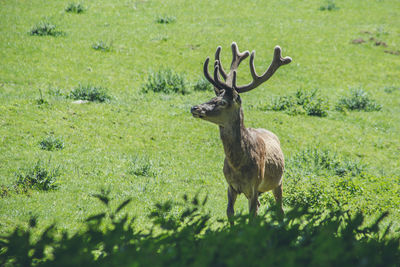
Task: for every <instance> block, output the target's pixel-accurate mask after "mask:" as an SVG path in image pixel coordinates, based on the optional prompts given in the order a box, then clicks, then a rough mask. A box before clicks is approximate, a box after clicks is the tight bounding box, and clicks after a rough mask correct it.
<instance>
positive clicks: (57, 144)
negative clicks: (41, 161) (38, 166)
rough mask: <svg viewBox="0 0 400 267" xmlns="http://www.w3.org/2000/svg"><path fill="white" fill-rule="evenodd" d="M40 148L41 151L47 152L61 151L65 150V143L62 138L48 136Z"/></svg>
mask: <svg viewBox="0 0 400 267" xmlns="http://www.w3.org/2000/svg"><path fill="white" fill-rule="evenodd" d="M39 146H40V148H41V149H43V150H47V151H53V150H60V149H63V148H64V142H63V141H62V139H60V138H57V137H55V136H53V135H48V136H46V137H45V138H44V139H43V140H42V141H40V143H39Z"/></svg>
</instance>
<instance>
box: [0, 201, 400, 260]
mask: <svg viewBox="0 0 400 267" xmlns="http://www.w3.org/2000/svg"><path fill="white" fill-rule="evenodd" d="M95 196H96V197H97V198H99V199H100V200H101V201H102V202H103V203H104V204H105V205H106V206H107V210H108V212H103V213H100V214H97V215H94V216H91V217H89V218H88V219H87V220H86V229H85V230H83V231H80V232H78V233H76V234H74V235H72V236H70V235H68V234H67V233H65V232H64V233H62V234H61V236H60V235H57V233H56V231H55V227H54V226H51V227H49V228H47V229H46V230H45V231H44V232H43V233H42V235H41V236H40V237H39V238H38V239H37V240H35V241H32V238H31V237H32V232H33V231H34V227H35V225H36V218H32V219H31V221H30V228H28V229H25V230H23V229H21V228H16V229H15V230H14V231H13V232H12V233H10V234H8V235H6V236H3V237H2V238H1V239H0V265H9V266H396V265H398V263H399V262H400V249H399V242H400V241H399V237H393V236H391V237H390V236H389V235H388V233H389V227H388V228H385V229H381V228H380V224H381V221H382V220H383V219H384V218H385V217H386V216H387V213H384V214H382V215H381V216H379V217H378V218H377V219H376V220H375V221H374V222H373V223H372V224H371V225H369V226H365V225H364V224H363V223H364V219H365V218H364V216H363V215H362V214H361V213H357V214H354V215H350V214H349V212H347V211H343V210H341V209H336V210H331V211H324V212H319V211H312V210H310V209H308V208H307V207H296V208H293V209H291V210H290V211H289V212H287V214H286V216H285V219H284V220H283V221H281V220H279V219H277V216H276V214H275V213H274V212H273V210H269V211H268V213H266V214H267V215H264V216H259V217H257V218H254V219H252V220H250V221H249V218H248V217H247V216H237V217H236V218H235V219H236V224H235V225H234V226H233V227H229V226H228V225H227V224H225V225H224V226H221V227H219V228H217V229H215V227H214V228H209V220H210V217H209V215H208V214H207V213H204V211H203V209H204V208H203V205H204V203H205V200H204V201H200V200H199V199H198V198H194V199H193V200H190V201H189V200H188V199H187V198H185V199H186V203H185V204H184V205H185V207H186V208H185V209H184V211H183V212H182V213H181V214H180V215H179V216H177V215H173V214H174V213H173V212H171V211H172V209H173V205H172V204H171V202H166V203H163V204H157V205H156V207H155V209H154V210H153V212H151V214H150V219H151V221H152V228H151V231H150V232H149V233H148V234H144V233H141V232H140V231H136V230H135V228H134V224H133V220H129V219H128V217H127V216H126V215H120V214H119V213H120V211H121V210H122V209H123V208H124V207H125V206H127V205H128V204H129V202H130V200H126V201H124V202H122V203H121V204H120V205H119V206H118V207H117V208H116V209H115V211H110V208H109V202H110V199H109V197H108V195H107V194H104V193H103V194H99V195H95ZM200 202H201V203H200ZM106 222H108V223H106ZM49 248H51V249H49Z"/></svg>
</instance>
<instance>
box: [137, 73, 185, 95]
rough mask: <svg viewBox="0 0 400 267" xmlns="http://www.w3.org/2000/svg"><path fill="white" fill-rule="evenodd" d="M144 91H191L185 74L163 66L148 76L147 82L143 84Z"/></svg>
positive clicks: (182, 92)
mask: <svg viewBox="0 0 400 267" xmlns="http://www.w3.org/2000/svg"><path fill="white" fill-rule="evenodd" d="M142 91H143V92H144V93H147V92H149V91H153V92H156V93H165V94H171V93H180V94H183V95H184V94H187V93H189V91H188V88H187V82H186V80H185V77H184V75H183V74H179V73H175V72H174V71H172V70H171V69H168V68H161V69H159V70H158V71H157V72H151V73H150V75H149V76H148V78H147V83H145V84H144V85H143V86H142Z"/></svg>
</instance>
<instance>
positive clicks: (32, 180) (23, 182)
mask: <svg viewBox="0 0 400 267" xmlns="http://www.w3.org/2000/svg"><path fill="white" fill-rule="evenodd" d="M59 175H60V168H59V167H56V168H50V167H49V166H48V165H46V164H44V163H43V162H42V161H41V160H38V161H37V162H36V163H35V164H34V165H33V166H32V167H31V168H26V169H22V170H19V171H18V172H17V173H16V174H15V176H16V178H17V180H16V182H15V186H16V188H17V190H22V192H26V191H28V190H29V189H35V190H40V191H49V190H54V189H57V188H58V184H57V182H56V180H57V177H58V176H59Z"/></svg>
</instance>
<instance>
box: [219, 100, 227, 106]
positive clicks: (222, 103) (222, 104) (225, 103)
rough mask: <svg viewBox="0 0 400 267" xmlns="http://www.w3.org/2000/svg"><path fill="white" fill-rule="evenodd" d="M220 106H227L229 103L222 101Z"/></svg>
mask: <svg viewBox="0 0 400 267" xmlns="http://www.w3.org/2000/svg"><path fill="white" fill-rule="evenodd" d="M220 105H221V106H226V105H228V101H225V100H222V101H221V102H220Z"/></svg>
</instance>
